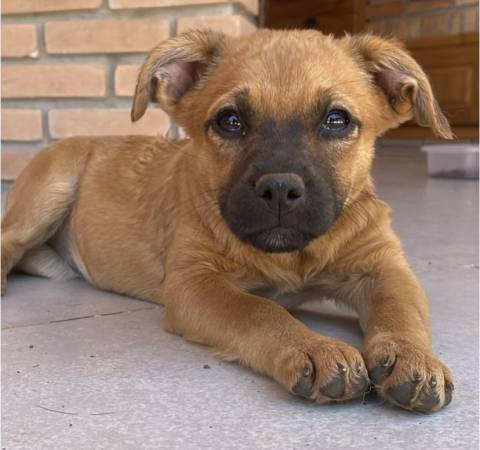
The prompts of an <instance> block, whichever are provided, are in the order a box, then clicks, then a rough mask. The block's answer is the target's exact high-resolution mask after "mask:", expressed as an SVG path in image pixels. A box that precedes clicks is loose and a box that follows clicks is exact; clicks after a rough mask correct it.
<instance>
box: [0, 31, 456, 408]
mask: <svg viewBox="0 0 480 450" xmlns="http://www.w3.org/2000/svg"><path fill="white" fill-rule="evenodd" d="M150 100H157V101H158V102H159V103H160V106H161V107H162V108H163V109H164V110H165V111H166V112H167V113H168V114H169V115H170V116H171V118H172V119H173V120H174V121H175V122H176V123H178V124H180V125H181V126H182V127H184V128H185V130H186V131H187V133H188V135H189V136H190V138H189V139H187V140H183V141H172V140H167V139H159V138H154V137H137V136H131V137H107V138H72V139H67V140H64V141H60V142H58V143H55V144H53V145H51V146H50V147H49V148H47V149H45V150H44V151H42V152H41V153H39V154H38V155H37V156H36V157H35V159H34V160H33V161H32V163H31V164H30V165H29V166H28V167H27V168H26V169H25V171H24V172H23V173H22V174H21V175H20V176H19V178H18V180H17V182H16V183H15V186H14V187H13V189H12V191H11V192H10V195H9V198H8V204H7V209H6V213H5V217H4V220H3V225H2V229H3V241H2V259H3V261H2V262H3V273H4V276H6V274H7V273H8V272H9V271H10V270H11V269H12V268H13V267H17V268H18V269H19V270H23V271H24V272H27V273H31V274H37V275H43V276H47V277H51V278H67V277H70V276H75V275H76V274H78V273H80V274H81V275H83V276H84V277H85V278H86V279H87V280H88V281H89V282H90V283H92V284H93V285H94V286H97V287H98V288H100V289H106V290H111V291H115V292H120V293H125V294H128V295H131V296H134V297H137V298H140V299H145V300H149V301H153V302H157V303H161V304H164V305H165V310H166V324H165V325H166V328H167V329H168V330H169V331H171V332H174V333H177V334H179V335H181V336H183V337H184V338H185V339H189V340H191V341H195V342H200V343H202V344H206V345H208V346H210V347H212V348H213V349H214V350H215V351H216V352H217V353H218V354H219V355H220V356H221V357H223V358H226V359H229V360H238V361H240V362H241V363H243V364H245V365H247V366H249V367H251V368H252V369H254V370H256V371H258V372H261V373H264V374H267V375H269V376H271V377H273V378H274V379H275V380H277V381H278V382H279V383H280V384H282V385H283V386H284V387H285V388H287V389H288V390H290V391H291V392H293V393H295V394H298V395H301V396H303V397H306V398H309V399H312V400H316V401H318V402H326V401H330V400H337V401H342V400H348V399H351V398H354V397H358V396H359V395H361V394H362V393H363V392H364V391H365V389H366V387H367V384H368V376H367V371H368V374H369V376H370V379H371V380H372V382H373V383H374V384H375V386H377V388H378V390H379V392H380V393H381V395H382V396H384V398H386V399H387V400H389V401H390V402H392V403H394V404H396V405H398V406H400V407H402V408H405V409H410V410H417V411H425V412H429V411H435V410H438V409H440V408H442V407H443V406H445V405H446V404H448V403H449V402H450V400H451V397H452V390H453V384H452V375H451V373H450V371H449V370H448V368H447V367H445V366H444V365H443V364H442V362H440V361H439V360H438V359H437V357H436V356H435V355H434V354H433V353H432V352H431V349H430V338H429V324H428V306H427V301H426V298H425V294H424V292H423V290H422V288H421V287H420V285H419V283H418V281H417V279H416V278H415V275H414V274H413V273H412V272H411V270H410V268H409V266H408V264H407V262H406V260H405V257H404V255H403V252H402V247H401V244H400V242H399V240H398V238H397V237H396V236H395V234H394V233H393V231H392V229H391V228H390V214H389V208H388V206H387V205H386V204H385V203H383V202H382V201H381V200H380V199H379V198H378V197H377V196H376V194H375V190H374V188H373V185H372V181H371V179H370V176H369V171H370V166H371V161H372V158H373V153H374V142H375V139H376V138H377V137H378V136H379V135H381V134H382V133H384V132H385V131H386V130H387V129H389V128H392V127H396V126H398V125H399V124H400V123H402V122H404V121H406V120H408V119H410V118H412V117H413V118H415V120H416V121H417V122H418V123H420V124H422V125H426V126H430V127H431V128H432V129H433V130H434V131H435V132H436V133H437V134H438V135H439V136H441V137H445V138H450V137H451V131H450V128H449V125H448V123H447V121H446V119H445V117H444V116H443V115H442V113H441V111H440V110H439V108H438V105H437V103H436V101H435V99H434V97H433V94H432V90H431V88H430V85H429V83H428V80H427V77H426V76H425V74H424V73H423V71H422V70H421V69H420V67H419V66H418V65H417V64H416V63H415V61H414V60H413V59H412V58H411V57H410V56H409V55H408V54H407V53H406V52H405V51H404V50H403V49H402V48H401V47H400V46H399V45H398V43H396V42H394V41H388V40H384V39H381V38H378V37H374V36H358V37H350V36H347V37H345V38H342V39H338V40H336V39H333V38H332V37H330V36H324V35H322V34H321V33H318V32H316V31H267V30H265V31H260V32H258V33H256V34H254V35H252V36H249V37H242V38H228V37H226V36H224V35H222V34H219V33H214V32H190V33H186V34H183V35H180V36H178V37H175V38H172V39H170V40H168V41H166V42H163V43H161V44H160V45H159V46H158V47H156V48H155V49H154V50H153V51H152V52H151V54H150V55H149V56H148V58H147V60H146V62H145V64H144V65H143V67H142V69H141V73H140V75H139V79H138V85H137V89H136V94H135V99H134V104H133V109H132V118H133V120H138V119H140V118H141V117H142V115H143V113H144V112H145V110H146V108H147V104H148V102H149V101H150ZM297 292H299V294H298V295H296V297H295V295H294V296H293V297H290V300H292V299H293V300H298V302H301V301H302V299H305V298H306V297H310V298H311V297H317V298H321V297H329V298H335V299H336V300H337V301H338V302H342V303H344V304H347V305H350V306H351V307H352V308H354V309H355V310H356V311H357V312H358V315H359V318H360V323H361V325H362V327H363V329H364V331H365V346H364V352H363V358H362V355H361V354H360V353H359V352H358V351H357V350H356V349H355V348H353V347H351V346H350V345H348V344H346V343H343V342H340V341H338V340H336V339H333V338H330V337H326V336H322V335H320V334H317V333H314V332H313V331H311V330H310V329H308V328H307V327H306V326H304V325H303V324H302V323H300V322H299V321H297V320H296V319H294V318H293V317H292V316H291V315H290V314H289V313H288V312H287V310H286V309H285V308H284V307H283V306H282V301H283V300H282V295H283V294H286V293H297ZM302 292H303V294H302ZM305 292H306V293H308V295H305ZM267 297H268V298H270V299H268V298H267Z"/></svg>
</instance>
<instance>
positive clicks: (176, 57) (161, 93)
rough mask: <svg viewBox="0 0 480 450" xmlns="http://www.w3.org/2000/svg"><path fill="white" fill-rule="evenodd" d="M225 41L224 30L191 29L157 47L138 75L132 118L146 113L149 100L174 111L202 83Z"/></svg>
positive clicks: (171, 111) (133, 119)
mask: <svg viewBox="0 0 480 450" xmlns="http://www.w3.org/2000/svg"><path fill="white" fill-rule="evenodd" d="M225 40H226V36H225V35H224V34H222V33H217V32H214V31H189V32H186V33H183V34H181V35H179V36H176V37H174V38H171V39H168V40H166V41H164V42H162V43H160V44H159V45H158V46H157V47H155V48H154V49H153V50H152V51H151V52H150V54H149V55H148V56H147V59H146V60H145V62H144V63H143V65H142V68H141V69H140V73H139V75H138V79H137V86H136V89H135V95H134V97H133V105H132V111H131V117H132V121H134V122H135V121H137V120H138V119H140V118H141V117H142V116H143V114H144V113H145V111H146V109H147V106H148V103H149V101H158V102H159V103H160V107H161V108H162V109H163V110H164V111H165V112H167V113H168V114H172V113H173V112H174V109H175V107H176V106H177V105H179V104H180V103H181V101H182V99H183V98H184V96H185V95H186V94H187V93H188V92H189V91H190V90H192V89H194V88H197V87H199V85H201V82H202V80H203V78H204V77H205V75H206V74H207V73H208V71H209V70H211V68H212V66H214V64H215V61H216V57H217V56H218V54H219V52H220V51H221V49H222V48H223V46H224V42H225Z"/></svg>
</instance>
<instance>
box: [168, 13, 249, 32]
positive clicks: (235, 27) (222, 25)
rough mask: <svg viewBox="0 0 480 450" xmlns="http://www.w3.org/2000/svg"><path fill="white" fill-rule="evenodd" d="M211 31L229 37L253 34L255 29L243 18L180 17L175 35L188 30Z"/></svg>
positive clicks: (236, 16) (235, 16)
mask: <svg viewBox="0 0 480 450" xmlns="http://www.w3.org/2000/svg"><path fill="white" fill-rule="evenodd" d="M192 28H195V29H206V28H209V29H213V30H216V31H222V32H223V33H225V34H229V35H231V36H240V35H242V34H248V33H253V32H254V31H255V29H256V27H255V25H253V24H252V23H251V22H250V21H248V20H247V19H245V17H243V16H239V15H234V16H192V17H181V18H180V19H178V22H177V33H182V32H184V31H186V30H188V29H192Z"/></svg>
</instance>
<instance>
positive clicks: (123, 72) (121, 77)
mask: <svg viewBox="0 0 480 450" xmlns="http://www.w3.org/2000/svg"><path fill="white" fill-rule="evenodd" d="M139 70H140V65H138V64H129V65H121V66H117V68H116V69H115V95H118V96H120V97H131V96H132V95H133V93H134V92H135V85H136V83H137V76H138V71H139Z"/></svg>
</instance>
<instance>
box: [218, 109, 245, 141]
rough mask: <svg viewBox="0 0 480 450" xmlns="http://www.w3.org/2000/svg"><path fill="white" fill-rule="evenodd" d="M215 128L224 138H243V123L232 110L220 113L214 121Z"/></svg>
mask: <svg viewBox="0 0 480 450" xmlns="http://www.w3.org/2000/svg"><path fill="white" fill-rule="evenodd" d="M215 125H216V126H215V128H216V129H217V131H218V132H220V134H222V135H223V136H225V137H236V136H243V135H244V134H245V131H244V126H243V123H242V121H241V119H240V117H239V115H238V113H237V112H236V111H234V110H226V111H221V112H220V113H219V114H218V116H217V118H216V119H215Z"/></svg>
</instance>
